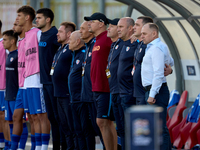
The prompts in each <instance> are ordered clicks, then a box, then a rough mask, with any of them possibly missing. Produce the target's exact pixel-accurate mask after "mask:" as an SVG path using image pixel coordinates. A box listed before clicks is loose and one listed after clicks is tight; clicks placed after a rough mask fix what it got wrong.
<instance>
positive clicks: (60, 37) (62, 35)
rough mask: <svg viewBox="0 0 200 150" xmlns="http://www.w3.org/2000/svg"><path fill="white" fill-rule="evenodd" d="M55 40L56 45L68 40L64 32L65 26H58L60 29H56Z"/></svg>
mask: <svg viewBox="0 0 200 150" xmlns="http://www.w3.org/2000/svg"><path fill="white" fill-rule="evenodd" d="M57 39H58V43H61V44H63V43H65V41H66V40H68V34H67V32H66V29H65V26H60V28H59V29H58V33H57Z"/></svg>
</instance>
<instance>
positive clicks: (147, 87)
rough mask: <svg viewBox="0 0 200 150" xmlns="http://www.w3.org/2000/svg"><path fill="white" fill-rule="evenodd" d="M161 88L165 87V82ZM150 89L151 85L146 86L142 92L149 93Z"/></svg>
mask: <svg viewBox="0 0 200 150" xmlns="http://www.w3.org/2000/svg"><path fill="white" fill-rule="evenodd" d="M162 86H167V83H166V82H165V83H163V84H162ZM162 86H161V87H162ZM150 89H151V85H148V86H145V87H144V90H145V91H150Z"/></svg>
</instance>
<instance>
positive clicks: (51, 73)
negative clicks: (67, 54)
mask: <svg viewBox="0 0 200 150" xmlns="http://www.w3.org/2000/svg"><path fill="white" fill-rule="evenodd" d="M53 73H54V67H51V71H50V75H51V76H52V75H53Z"/></svg>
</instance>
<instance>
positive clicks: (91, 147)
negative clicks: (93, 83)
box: [71, 102, 95, 150]
mask: <svg viewBox="0 0 200 150" xmlns="http://www.w3.org/2000/svg"><path fill="white" fill-rule="evenodd" d="M71 108H72V116H73V120H74V129H75V133H76V136H77V139H78V145H79V149H80V150H95V134H94V130H93V127H92V122H91V120H90V117H89V110H88V106H87V103H83V102H80V103H72V104H71Z"/></svg>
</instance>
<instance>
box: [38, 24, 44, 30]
mask: <svg viewBox="0 0 200 150" xmlns="http://www.w3.org/2000/svg"><path fill="white" fill-rule="evenodd" d="M45 26H46V24H42V25H40V26H37V28H38V29H42V28H44V27H45Z"/></svg>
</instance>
